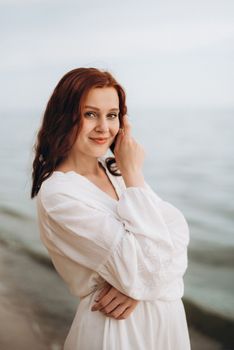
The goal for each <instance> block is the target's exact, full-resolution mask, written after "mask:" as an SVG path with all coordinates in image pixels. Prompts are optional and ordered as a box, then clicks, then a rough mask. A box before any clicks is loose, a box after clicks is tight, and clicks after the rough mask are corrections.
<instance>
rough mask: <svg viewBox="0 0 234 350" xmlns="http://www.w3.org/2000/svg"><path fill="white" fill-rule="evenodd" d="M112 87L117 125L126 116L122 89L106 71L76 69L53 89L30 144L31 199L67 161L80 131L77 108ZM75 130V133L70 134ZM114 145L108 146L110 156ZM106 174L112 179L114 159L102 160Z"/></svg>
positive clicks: (78, 109)
mask: <svg viewBox="0 0 234 350" xmlns="http://www.w3.org/2000/svg"><path fill="white" fill-rule="evenodd" d="M95 87H114V88H115V89H116V91H117V93H118V97H119V110H120V112H119V121H120V127H122V126H123V116H124V114H126V113H127V106H126V104H125V101H126V95H125V91H124V89H123V88H122V86H121V85H120V84H119V83H118V82H117V81H116V80H115V78H114V77H113V76H112V75H111V74H110V73H109V72H107V71H101V70H99V69H97V68H76V69H73V70H71V71H70V72H68V73H67V74H65V75H64V76H63V77H62V79H61V80H60V81H59V82H58V84H57V86H56V87H55V89H54V91H53V93H52V95H51V97H50V99H49V101H48V103H47V106H46V109H45V113H44V115H43V120H42V125H41V127H40V129H39V132H38V134H37V140H36V143H35V144H34V147H33V149H34V152H35V158H34V161H33V166H32V168H33V169H32V189H31V198H34V197H35V196H36V195H37V193H38V191H39V189H40V187H41V184H42V182H43V181H44V180H45V179H47V178H48V177H49V176H50V175H51V174H52V172H53V171H54V170H55V168H56V167H57V166H58V165H59V164H61V163H62V162H63V161H64V160H65V159H66V157H67V155H68V153H69V151H70V149H71V148H72V146H73V145H74V142H75V140H76V138H77V136H78V134H79V130H80V129H81V127H82V117H81V107H82V104H83V101H84V99H85V98H86V96H87V94H88V92H89V91H90V89H92V88H95ZM74 130H75V132H74ZM114 147H115V143H114V142H113V143H112V145H111V146H110V149H111V151H112V152H113V153H114ZM106 164H107V167H108V170H109V171H110V172H111V173H112V174H113V175H116V176H119V175H120V174H119V173H117V170H118V169H117V166H116V162H115V158H114V157H108V158H107V159H106Z"/></svg>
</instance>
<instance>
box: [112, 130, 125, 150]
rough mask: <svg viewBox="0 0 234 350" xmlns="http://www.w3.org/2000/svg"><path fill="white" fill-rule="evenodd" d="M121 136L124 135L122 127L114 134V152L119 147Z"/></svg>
mask: <svg viewBox="0 0 234 350" xmlns="http://www.w3.org/2000/svg"><path fill="white" fill-rule="evenodd" d="M123 136H124V131H123V129H121V128H120V129H119V132H118V134H117V136H116V140H115V148H114V153H115V151H116V150H118V149H119V145H120V143H121V140H122V138H123Z"/></svg>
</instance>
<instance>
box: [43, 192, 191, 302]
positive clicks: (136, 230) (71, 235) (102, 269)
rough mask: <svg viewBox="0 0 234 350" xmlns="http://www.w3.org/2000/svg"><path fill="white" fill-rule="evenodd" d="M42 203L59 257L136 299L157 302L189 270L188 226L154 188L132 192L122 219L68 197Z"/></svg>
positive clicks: (126, 195)
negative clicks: (82, 267) (93, 273)
mask: <svg viewBox="0 0 234 350" xmlns="http://www.w3.org/2000/svg"><path fill="white" fill-rule="evenodd" d="M42 203H43V207H44V209H45V211H46V213H47V216H48V219H49V227H50V231H49V234H48V239H49V240H50V244H51V245H53V246H54V248H55V249H56V250H57V252H59V253H60V254H62V255H65V256H66V257H67V258H69V259H72V260H73V261H75V262H77V263H78V264H81V265H83V266H85V267H87V268H89V269H92V270H94V271H96V272H97V273H99V274H100V276H102V277H103V278H104V279H105V280H106V281H107V282H109V283H110V284H111V285H113V286H114V287H115V288H117V289H118V290H119V291H121V292H122V293H124V294H126V295H129V296H131V297H132V298H135V299H138V300H155V299H156V298H157V296H160V293H161V289H162V288H165V286H167V285H169V284H170V283H171V282H173V280H175V279H177V278H180V277H182V276H183V274H184V272H185V270H186V268H187V252H186V247H187V245H188V241H189V234H188V226H187V223H186V221H185V219H184V217H183V215H182V214H181V212H180V211H179V210H178V209H176V208H175V207H174V206H172V205H170V204H169V203H167V202H165V201H163V200H162V199H161V198H159V197H158V196H157V195H156V194H155V193H154V192H153V191H152V190H150V189H149V188H143V187H128V188H127V189H126V190H125V191H124V192H123V193H122V195H121V197H120V199H119V201H118V204H117V212H118V215H117V216H114V215H112V214H111V213H107V212H105V211H102V210H99V209H98V208H94V207H91V206H89V205H87V204H86V203H84V202H82V201H79V200H77V198H75V197H73V196H72V195H71V194H69V195H68V194H66V193H55V194H53V195H50V196H45V197H44V198H43V201H42Z"/></svg>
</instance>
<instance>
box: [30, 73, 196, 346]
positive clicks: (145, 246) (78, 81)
mask: <svg viewBox="0 0 234 350" xmlns="http://www.w3.org/2000/svg"><path fill="white" fill-rule="evenodd" d="M126 112H127V107H126V105H125V93H124V90H123V88H122V87H121V86H120V85H119V84H118V83H117V81H116V80H115V79H114V78H113V76H112V75H111V74H110V73H108V72H105V71H100V70H98V69H95V68H78V69H74V70H72V71H70V72H68V73H67V74H66V75H65V76H64V77H63V78H62V79H61V80H60V82H59V83H58V85H57V86H56V88H55V90H54V92H53V94H52V96H51V98H50V100H49V102H48V105H47V108H46V110H45V113H44V118H43V122H42V126H41V129H40V131H39V133H38V139H37V143H36V145H35V159H34V162H33V175H32V178H33V186H32V193H31V197H32V198H33V197H35V196H36V195H37V208H38V223H39V227H40V234H41V239H42V241H43V243H44V245H45V246H46V248H47V249H48V252H49V255H50V257H51V259H52V262H53V264H54V266H55V268H56V270H57V271H58V273H59V274H60V275H61V276H62V278H63V279H64V281H65V282H66V283H67V284H68V287H69V289H70V291H71V293H72V294H74V295H75V296H77V297H79V298H80V303H79V306H78V309H77V312H76V315H75V318H74V320H73V323H72V326H71V328H70V331H69V334H68V336H67V338H66V341H65V344H64V349H65V350H100V349H102V350H104V349H105V350H129V349H133V350H138V349H139V350H142V349H147V350H153V349H154V350H156V349H157V350H169V349H173V350H187V349H190V342H189V335H188V328H187V322H186V317H185V312H184V307H183V304H182V301H181V297H182V295H183V291H184V285H183V275H184V273H185V271H186V268H187V246H188V242H189V232H188V226H187V223H186V221H185V219H184V216H183V215H182V214H181V212H180V211H179V210H178V209H176V208H175V207H173V206H172V205H171V204H169V203H167V202H165V201H163V200H162V199H161V198H160V197H159V196H158V195H157V194H156V193H155V192H154V191H153V190H152V189H151V188H150V186H149V185H148V184H147V183H146V182H145V180H144V176H143V173H142V167H143V161H144V150H143V148H142V146H141V145H139V144H138V143H137V142H136V141H135V140H134V138H133V137H132V135H131V125H130V124H129V122H128V118H127V116H126ZM109 148H110V149H111V151H112V152H113V153H114V156H115V157H106V152H107V151H108V149H109ZM98 296H99V300H98Z"/></svg>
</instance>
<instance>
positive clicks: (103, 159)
mask: <svg viewBox="0 0 234 350" xmlns="http://www.w3.org/2000/svg"><path fill="white" fill-rule="evenodd" d="M98 162H99V163H100V164H101V165H102V166H103V168H104V170H105V172H106V175H107V177H108V179H109V180H110V182H111V184H112V186H113V187H114V190H115V192H116V194H117V196H118V198H119V199H120V194H121V193H120V191H118V186H117V183H116V182H115V181H116V179H114V176H113V175H112V174H111V173H110V172H109V170H108V168H107V166H106V163H105V157H99V158H98ZM55 173H57V174H62V175H64V176H66V175H69V174H70V175H74V176H76V177H79V178H80V179H83V180H84V181H86V183H89V184H90V185H91V186H92V187H93V188H94V189H95V190H97V191H98V192H99V193H102V194H104V195H105V196H106V197H107V198H108V199H110V200H111V201H114V202H115V203H118V202H119V199H118V200H117V199H114V198H113V197H111V196H110V195H109V194H108V193H106V192H105V191H103V190H102V189H101V188H100V187H98V186H97V185H95V183H93V182H92V181H91V180H89V179H88V178H87V177H86V176H84V175H81V174H79V173H77V172H76V171H75V170H69V171H66V172H63V171H61V170H54V171H53V174H55Z"/></svg>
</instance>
